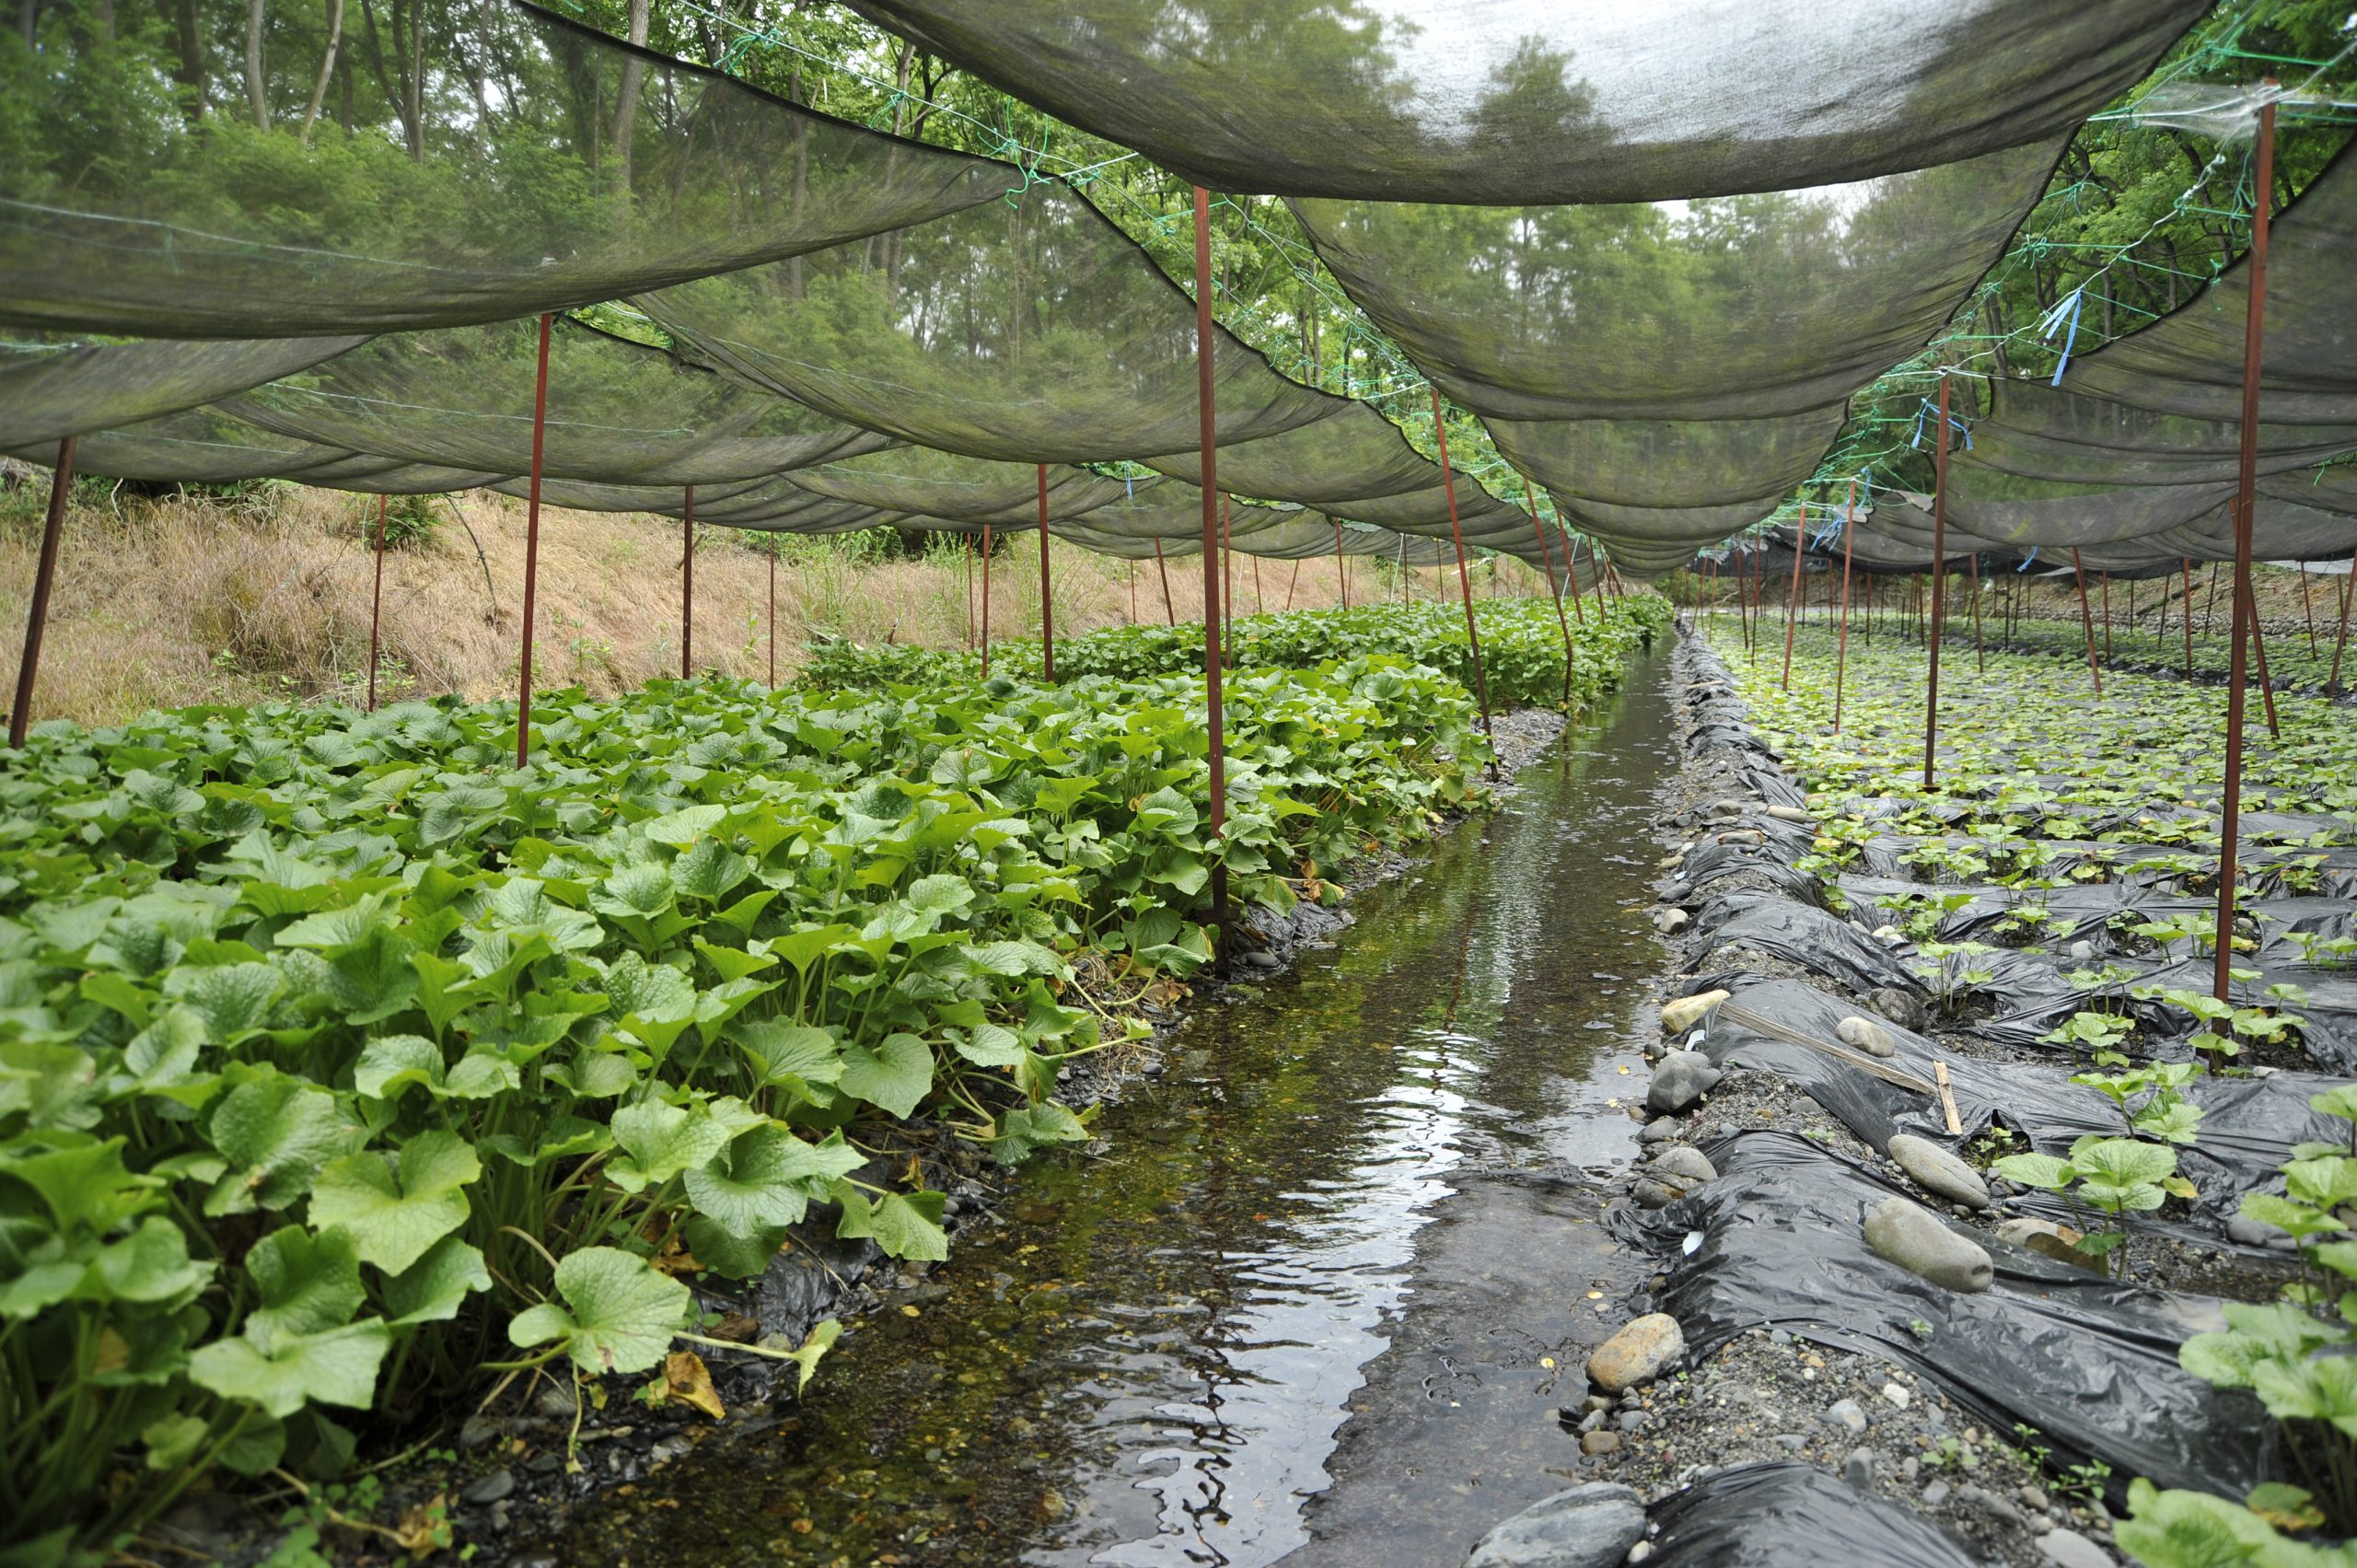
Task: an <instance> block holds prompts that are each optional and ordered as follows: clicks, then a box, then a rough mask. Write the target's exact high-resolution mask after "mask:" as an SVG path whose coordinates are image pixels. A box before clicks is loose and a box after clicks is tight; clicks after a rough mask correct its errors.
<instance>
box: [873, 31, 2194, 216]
mask: <svg viewBox="0 0 2357 1568" xmlns="http://www.w3.org/2000/svg"><path fill="white" fill-rule="evenodd" d="M853 5H854V6H855V8H856V9H858V10H859V11H861V12H862V13H863V14H865V15H866V16H868V17H872V18H874V19H875V20H876V21H877V22H879V23H881V24H882V25H884V26H886V27H888V28H891V29H894V30H896V31H899V32H900V33H903V34H905V35H907V36H909V37H911V38H913V39H915V40H916V41H918V42H920V43H921V44H923V46H924V47H925V48H927V49H928V50H931V51H932V52H935V53H937V54H940V55H941V56H943V57H944V58H946V59H948V60H950V61H953V62H955V63H956V64H958V65H961V66H963V67H965V68H966V69H967V70H970V71H971V72H973V73H974V74H975V75H979V76H981V77H982V78H983V79H984V80H986V81H989V82H992V83H993V84H995V85H996V86H998V87H1004V88H1005V89H1006V90H1007V91H1009V92H1012V93H1014V94H1015V95H1016V97H1018V98H1021V99H1025V100H1027V101H1028V102H1030V103H1034V104H1038V105H1039V107H1041V108H1043V109H1046V110H1049V111H1050V112H1051V113H1053V114H1055V115H1056V116H1058V117H1059V118H1061V119H1063V120H1066V121H1069V122H1072V123H1074V124H1076V125H1080V126H1082V127H1084V128H1086V129H1087V130H1090V131H1094V132H1096V133H1097V134H1098V135H1100V136H1104V137H1107V138H1108V139H1109V140H1111V141H1115V142H1118V143H1120V144H1121V145H1123V146H1129V147H1135V148H1137V149H1139V150H1140V151H1142V152H1144V153H1145V154H1146V155H1147V156H1148V157H1152V158H1153V159H1154V160H1155V161H1156V162H1157V163H1160V164H1162V165H1164V166H1165V167H1167V168H1172V169H1175V170H1177V171H1179V173H1181V174H1183V175H1185V176H1187V177H1188V178H1189V179H1190V180H1194V181H1195V182H1196V183H1198V184H1201V185H1205V186H1208V187H1210V188H1212V189H1213V190H1218V191H1237V192H1274V193H1277V194H1281V195H1290V196H1332V197H1354V198H1362V199H1366V200H1372V201H1384V202H1434V203H1483V204H1493V205H1520V204H1522V203H1533V202H1539V203H1570V202H1637V201H1658V200H1668V199H1677V198H1683V197H1694V196H1708V195H1724V194H1729V193H1734V192H1749V191H1772V190H1784V189H1790V188H1793V187H1797V186H1804V185H1815V184H1825V183H1830V182H1834V181H1841V180H1860V179H1865V178H1869V177H1872V176H1876V175H1882V174H1888V173H1893V172H1897V171H1899V170H1903V169H1910V168H1922V167H1923V166H1925V165H1928V164H1933V163H1938V162H1945V161H1953V160H1955V159H1957V158H1962V157H1971V156H1974V155H1977V154H1980V153H1983V152H1989V151H1993V150H1995V149H1998V148H2001V147H2007V146H2013V145H2019V144H2021V143H2024V142H2029V141H2034V140H2038V139H2040V138H2043V137H2048V136H2051V135H2054V134H2059V133H2061V132H2064V131H2067V130H2068V129H2070V128H2072V127H2073V126H2074V125H2075V124H2076V123H2077V122H2078V121H2080V120H2081V119H2082V118H2084V116H2085V115H2087V114H2089V113H2091V112H2093V111H2094V110H2096V109H2099V108H2101V107H2102V106H2103V105H2104V104H2105V103H2106V102H2107V101H2108V100H2110V99H2112V98H2114V97H2116V96H2117V95H2118V94H2119V93H2120V92H2122V91H2124V90H2125V89H2126V88H2128V87H2130V86H2131V85H2133V84H2134V83H2135V81H2136V80H2137V79H2138V78H2139V77H2141V76H2142V75H2143V74H2144V73H2145V71H2146V70H2147V69H2149V68H2150V67H2151V65H2152V64H2153V63H2154V61H2155V60H2157V59H2158V58H2159V56H2160V54H2161V52H2162V51H2163V50H2164V49H2165V48H2166V47H2167V46H2168V44H2169V43H2170V42H2171V41H2173V40H2174V39H2175V38H2176V37H2177V35H2178V34H2179V33H2180V32H2182V31H2183V30H2184V29H2186V28H2187V27H2189V26H2190V25H2191V24H2192V23H2193V22H2194V21H2195V20H2196V19H2198V18H2199V17H2201V16H2203V15H2205V14H2206V13H2207V12H2208V10H2209V9H2210V6H2209V5H2208V0H2143V3H2142V4H2137V5H2104V6H2058V5H2054V4H2052V3H2051V0H1957V3H1956V4H1952V5H1948V6H1932V7H1926V6H1918V5H1914V4H1910V3H1909V0H1861V3H1859V4H1853V5H1848V6H1825V5H1822V4H1818V3H1817V0H1701V3H1700V4H1689V5H1680V6H1632V5H1629V4H1626V3H1625V0H1474V3H1471V4H1468V3H1465V0H1386V3H1385V4H1381V5H1360V4H1342V5H1335V4H1331V3H1329V0H1225V3H1223V4H1217V5H1209V6H1206V5H1203V4H1200V3H1197V4H1189V5H1179V4H1174V3H1171V0H1069V3H1067V4H1062V5H1057V6H1038V5H1026V4H1022V3H1020V0H996V3H993V4H983V5H976V4H973V3H972V0H853ZM1768 61H1772V62H1773V63H1774V64H1773V68H1772V69H1763V68H1762V63H1763V62H1768Z"/></svg>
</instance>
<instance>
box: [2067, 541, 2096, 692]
mask: <svg viewBox="0 0 2357 1568" xmlns="http://www.w3.org/2000/svg"><path fill="white" fill-rule="evenodd" d="M2071 580H2072V581H2073V583H2075V584H2077V585H2078V589H2079V625H2080V627H2081V629H2082V630H2084V632H2085V633H2086V636H2087V676H2088V679H2092V680H2093V681H2094V682H2095V683H2096V696H2097V697H2101V696H2102V695H2103V667H2102V666H2101V665H2099V664H2097V663H2096V618H2095V615H2094V613H2093V612H2092V611H2090V610H2088V609H2087V571H2086V568H2085V567H2084V566H2082V565H2081V564H2080V563H2079V547H2078V546H2077V545H2075V544H2074V545H2073V546H2072V547H2071Z"/></svg>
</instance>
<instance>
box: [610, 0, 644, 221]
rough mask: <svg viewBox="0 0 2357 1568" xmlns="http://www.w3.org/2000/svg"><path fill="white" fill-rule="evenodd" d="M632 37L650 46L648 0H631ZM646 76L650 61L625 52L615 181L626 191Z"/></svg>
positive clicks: (616, 111) (617, 119)
mask: <svg viewBox="0 0 2357 1568" xmlns="http://www.w3.org/2000/svg"><path fill="white" fill-rule="evenodd" d="M630 41H632V42H633V43H634V44H637V45H638V46H639V47H640V48H642V49H644V48H645V47H646V0H630ZM645 80H646V62H645V61H644V60H641V59H640V58H639V57H638V56H637V55H635V54H631V55H625V56H624V57H623V59H622V83H621V95H620V101H618V102H617V103H616V104H615V105H614V182H615V187H616V189H618V190H621V191H623V192H627V191H629V190H630V153H631V139H632V136H633V134H634V133H635V132H636V131H637V129H638V94H639V89H640V87H641V86H642V85H644V82H645Z"/></svg>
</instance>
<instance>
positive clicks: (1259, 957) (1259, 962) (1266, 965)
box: [1244, 951, 1284, 970]
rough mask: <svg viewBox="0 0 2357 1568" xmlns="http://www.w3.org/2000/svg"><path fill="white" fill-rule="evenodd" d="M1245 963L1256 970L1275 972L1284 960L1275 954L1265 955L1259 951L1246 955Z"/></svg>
mask: <svg viewBox="0 0 2357 1568" xmlns="http://www.w3.org/2000/svg"><path fill="white" fill-rule="evenodd" d="M1244 961H1245V963H1247V964H1248V965H1249V966H1251V967H1252V968H1253V969H1256V970H1273V969H1277V968H1280V967H1281V966H1282V965H1283V963H1284V960H1283V958H1278V957H1277V956H1276V955H1275V954H1274V953H1263V952H1257V951H1256V952H1250V953H1247V954H1245V955H1244Z"/></svg>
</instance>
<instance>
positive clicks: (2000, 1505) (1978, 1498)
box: [1956, 1486, 2029, 1526]
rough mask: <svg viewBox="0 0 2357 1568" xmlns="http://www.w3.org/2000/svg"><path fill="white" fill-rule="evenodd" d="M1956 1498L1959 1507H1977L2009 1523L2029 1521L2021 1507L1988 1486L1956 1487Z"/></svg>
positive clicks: (2023, 1524) (2022, 1523)
mask: <svg viewBox="0 0 2357 1568" xmlns="http://www.w3.org/2000/svg"><path fill="white" fill-rule="evenodd" d="M1956 1505H1957V1506H1958V1507H1962V1508H1972V1509H1977V1510H1979V1511H1980V1512H1981V1513H1983V1514H1986V1515H1988V1516H1990V1517H1991V1518H1992V1519H1996V1520H2000V1521H2002V1522H2003V1523H2005V1524H2008V1525H2022V1526H2026V1525H2027V1524H2028V1523H2029V1521H2028V1520H2027V1519H2026V1518H2024V1517H2023V1516H2022V1511H2021V1510H2020V1509H2019V1508H2016V1507H2014V1505H2013V1504H2011V1503H2008V1502H2006V1501H2005V1500H2004V1499H2003V1498H2002V1497H2000V1496H1998V1495H1997V1494H1996V1493H1993V1492H1991V1491H1990V1490H1988V1489H1987V1488H1986V1487H1980V1486H1965V1487H1958V1488H1957V1489H1956Z"/></svg>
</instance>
